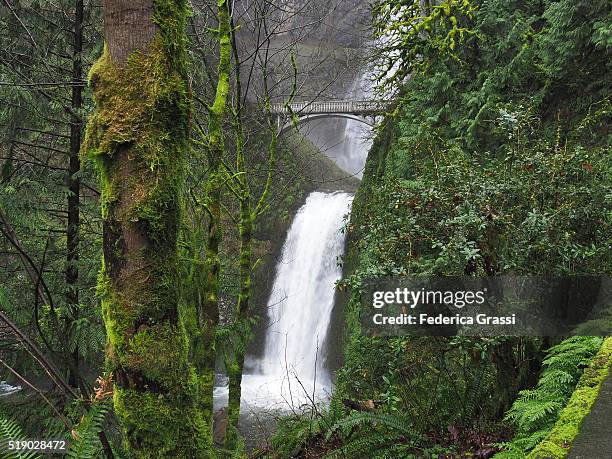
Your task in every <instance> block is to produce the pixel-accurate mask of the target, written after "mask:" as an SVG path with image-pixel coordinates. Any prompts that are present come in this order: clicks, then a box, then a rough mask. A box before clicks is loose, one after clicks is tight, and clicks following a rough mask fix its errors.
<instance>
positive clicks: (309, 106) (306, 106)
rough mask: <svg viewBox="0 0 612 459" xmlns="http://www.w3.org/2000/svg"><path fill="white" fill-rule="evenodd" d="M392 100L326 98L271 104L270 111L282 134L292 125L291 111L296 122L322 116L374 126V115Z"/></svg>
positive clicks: (384, 109)
mask: <svg viewBox="0 0 612 459" xmlns="http://www.w3.org/2000/svg"><path fill="white" fill-rule="evenodd" d="M392 103H393V101H388V100H326V101H316V102H295V103H292V104H283V103H277V104H272V106H271V112H272V114H273V115H275V116H276V120H277V125H278V133H279V135H280V134H283V133H284V132H286V131H288V130H289V129H291V128H292V127H293V126H294V123H293V121H292V120H291V114H292V113H293V114H294V115H295V116H296V117H297V123H298V124H299V123H302V122H306V121H315V120H319V119H324V118H346V119H350V120H355V121H360V122H362V123H365V124H367V125H369V126H374V122H375V121H376V117H377V116H380V115H382V114H383V113H385V112H386V111H388V109H389V107H390V106H391V104H392Z"/></svg>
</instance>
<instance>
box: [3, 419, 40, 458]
mask: <svg viewBox="0 0 612 459" xmlns="http://www.w3.org/2000/svg"><path fill="white" fill-rule="evenodd" d="M22 440H26V438H25V436H24V435H23V431H22V430H21V426H20V425H19V424H17V423H16V422H15V421H13V420H11V419H7V418H5V417H3V416H2V415H0V455H1V456H2V457H3V458H4V459H36V458H39V457H40V456H39V455H38V454H36V453H35V452H32V451H15V450H10V449H9V441H22Z"/></svg>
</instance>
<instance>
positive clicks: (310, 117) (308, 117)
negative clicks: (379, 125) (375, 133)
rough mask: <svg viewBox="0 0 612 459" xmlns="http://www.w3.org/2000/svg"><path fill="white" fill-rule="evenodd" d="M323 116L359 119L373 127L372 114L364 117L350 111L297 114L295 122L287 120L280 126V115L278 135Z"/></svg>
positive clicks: (323, 117) (320, 118)
mask: <svg viewBox="0 0 612 459" xmlns="http://www.w3.org/2000/svg"><path fill="white" fill-rule="evenodd" d="M325 118H344V119H347V120H353V121H359V122H360V123H364V124H366V125H368V126H370V127H374V117H373V116H372V117H366V116H359V115H353V114H350V113H318V114H314V115H303V116H298V118H297V123H293V122H291V121H289V122H287V123H285V124H284V125H282V126H280V117H279V128H278V135H279V136H281V135H283V134H285V133H286V132H288V131H290V130H291V128H293V127H295V128H297V127H298V126H299V125H300V124H303V123H308V122H310V121H318V120H322V119H325Z"/></svg>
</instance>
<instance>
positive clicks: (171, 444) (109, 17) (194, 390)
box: [84, 0, 213, 458]
mask: <svg viewBox="0 0 612 459" xmlns="http://www.w3.org/2000/svg"><path fill="white" fill-rule="evenodd" d="M187 15H188V8H187V2H186V0H156V1H153V0H149V1H144V0H137V1H133V0H132V1H130V0H105V1H104V35H105V40H106V48H105V52H104V55H103V56H102V57H101V59H100V60H99V61H98V62H97V63H96V64H95V65H94V67H93V68H92V72H91V85H92V87H93V91H94V96H95V100H96V104H97V112H96V114H95V115H94V116H93V117H92V118H91V119H90V121H89V124H88V127H87V133H86V140H85V143H84V145H85V147H86V149H87V151H88V153H89V155H90V156H91V157H92V158H94V160H95V161H96V163H97V165H98V166H99V170H100V175H101V180H102V189H103V191H102V197H101V203H102V218H103V224H104V237H103V239H104V241H103V248H104V264H103V268H102V272H101V274H100V277H99V284H98V292H99V296H100V298H101V300H102V309H103V315H104V320H105V324H106V328H107V334H108V347H107V362H108V366H109V370H111V371H112V372H113V376H114V380H115V388H114V391H115V393H114V402H115V413H116V415H117V416H118V418H119V420H120V423H121V425H122V427H123V429H124V432H125V434H126V436H127V441H128V445H129V449H130V451H131V453H132V454H133V455H134V456H135V457H141V458H149V457H185V458H187V457H193V458H206V457H212V456H213V452H212V446H211V444H212V429H211V422H210V421H211V419H210V416H208V415H207V416H206V417H205V416H203V415H202V412H201V410H200V404H199V398H200V394H199V390H200V386H199V381H198V379H197V377H196V373H195V372H194V371H193V368H192V367H191V365H190V363H189V361H188V347H189V345H188V339H187V335H186V332H185V328H184V325H183V322H182V319H181V317H180V315H179V310H180V308H179V291H178V290H179V279H178V252H177V234H178V228H179V222H180V209H181V206H180V193H181V189H182V185H183V180H184V160H185V155H186V152H187V149H188V148H189V124H190V110H191V104H190V96H189V87H188V80H187V55H186V50H185V42H186V36H185V22H186V17H187Z"/></svg>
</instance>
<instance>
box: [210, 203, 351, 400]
mask: <svg viewBox="0 0 612 459" xmlns="http://www.w3.org/2000/svg"><path fill="white" fill-rule="evenodd" d="M352 200H353V195H351V194H348V193H342V192H337V193H321V192H314V193H311V194H310V195H309V196H308V198H307V199H306V202H305V204H304V205H303V206H302V207H301V208H300V210H299V211H298V213H297V215H296V216H295V218H294V220H293V223H292V224H291V227H290V229H289V232H288V233H287V239H286V241H285V243H284V246H283V249H282V256H281V259H280V261H279V262H278V264H277V266H276V277H275V280H274V284H273V287H272V292H271V294H270V298H269V300H268V310H267V314H268V323H269V326H268V328H267V330H266V341H265V348H264V352H263V355H262V357H261V358H259V359H258V360H257V361H256V362H250V365H249V367H250V368H252V369H253V370H252V371H251V372H250V374H245V375H243V379H242V403H241V404H242V406H243V409H246V410H247V411H250V410H252V409H255V410H261V409H264V408H267V409H281V410H283V409H289V408H297V407H299V406H300V405H302V404H304V403H307V404H309V403H310V402H312V401H320V400H323V399H325V398H326V397H327V396H328V395H329V393H330V392H331V384H332V381H331V377H330V375H329V374H328V371H327V369H326V367H325V356H324V355H323V352H322V350H323V349H324V344H325V339H326V337H327V332H328V329H329V326H330V321H331V315H332V309H333V306H334V293H335V283H336V281H337V280H338V279H340V277H341V275H342V270H341V267H340V266H339V263H338V262H339V258H340V257H341V256H342V255H343V250H344V242H345V234H344V232H343V231H342V228H343V226H344V216H345V215H346V214H347V213H348V212H349V211H350V205H351V202H352ZM219 395H221V393H220V392H219Z"/></svg>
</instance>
